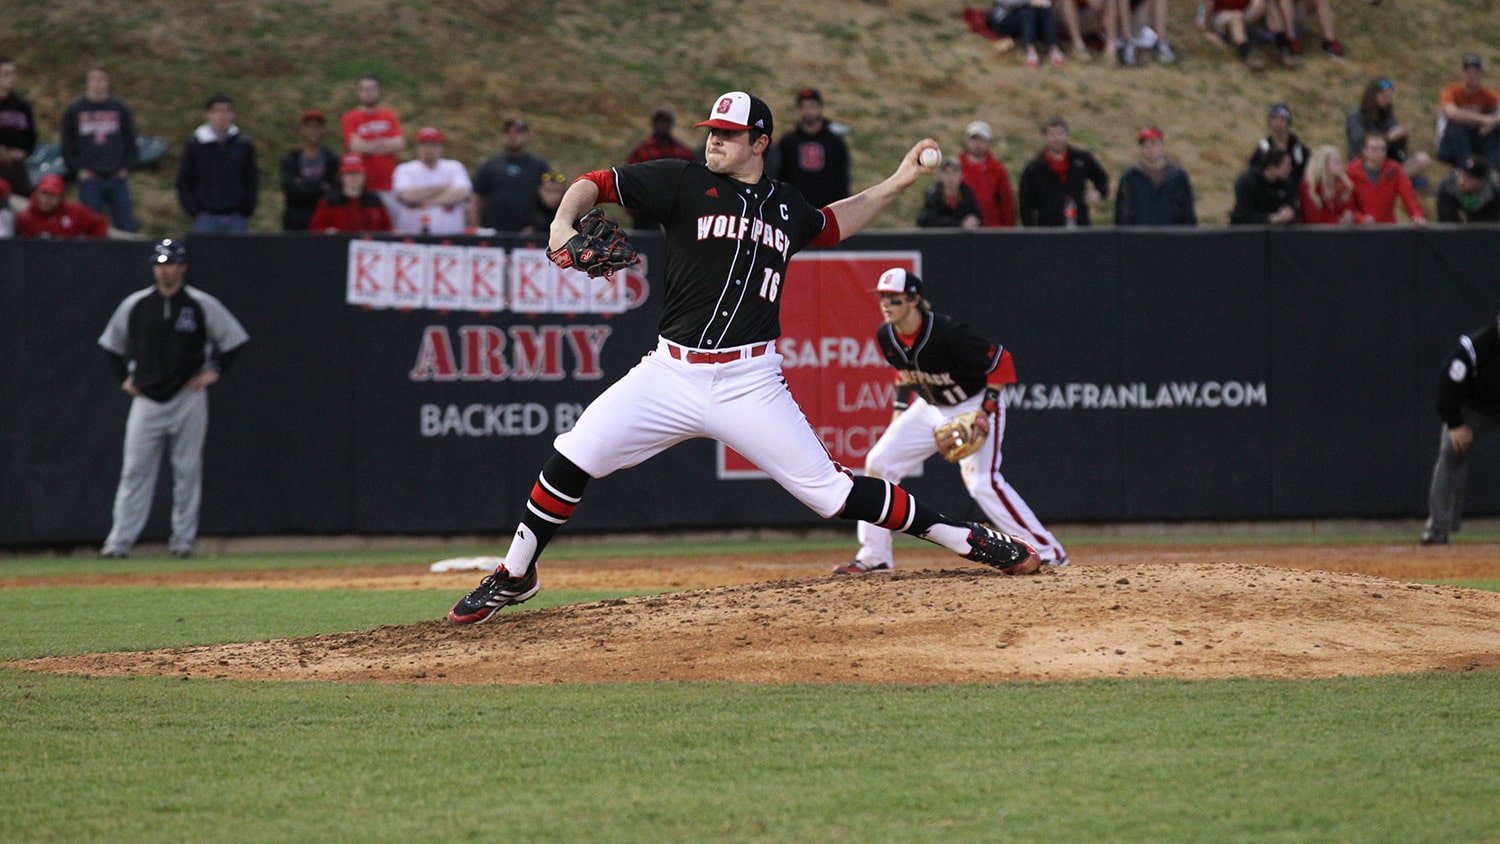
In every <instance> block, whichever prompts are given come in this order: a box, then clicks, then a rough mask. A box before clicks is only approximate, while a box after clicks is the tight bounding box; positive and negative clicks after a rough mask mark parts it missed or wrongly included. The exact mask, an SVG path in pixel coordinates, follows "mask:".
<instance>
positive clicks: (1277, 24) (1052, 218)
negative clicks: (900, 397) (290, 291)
mask: <svg viewBox="0 0 1500 844" xmlns="http://www.w3.org/2000/svg"><path fill="white" fill-rule="evenodd" d="M1166 5H1167V4H1166V2H1165V0H1055V2H1037V0H996V2H995V3H994V5H993V7H992V8H991V9H990V10H989V11H988V12H986V11H985V10H982V9H979V10H976V9H968V10H967V14H966V17H967V18H968V20H969V23H970V25H971V27H973V28H974V29H975V30H976V31H980V32H981V33H982V34H985V35H986V37H991V38H993V39H994V41H995V43H996V45H997V48H999V49H1001V50H1002V51H1003V50H1008V49H1016V48H1019V49H1020V50H1021V51H1022V52H1023V53H1024V54H1025V55H1026V56H1027V60H1026V63H1027V64H1028V65H1031V66H1039V65H1040V64H1042V63H1043V61H1044V60H1043V56H1045V57H1046V58H1045V61H1046V62H1047V63H1050V64H1053V65H1058V66H1061V65H1063V64H1064V63H1066V62H1067V61H1068V60H1069V59H1070V56H1071V59H1072V60H1082V61H1092V60H1094V59H1095V58H1096V54H1102V55H1103V56H1105V57H1106V58H1108V59H1109V60H1111V61H1114V62H1117V63H1119V64H1121V65H1124V66H1127V67H1129V66H1134V65H1136V64H1137V63H1138V62H1140V61H1141V58H1142V55H1143V53H1151V54H1153V55H1154V56H1155V59H1154V60H1155V61H1156V62H1158V63H1163V64H1170V63H1173V62H1175V61H1177V53H1176V50H1175V49H1174V48H1173V47H1172V46H1171V42H1170V41H1169V40H1168V33H1167V19H1166V14H1165V10H1166ZM1313 19H1315V20H1316V22H1317V26H1318V34H1319V36H1320V50H1321V52H1322V53H1323V54H1324V55H1326V56H1328V57H1329V58H1332V59H1341V58H1342V57H1343V55H1344V49H1343V46H1342V44H1341V43H1340V42H1339V40H1338V38H1337V37H1336V36H1335V34H1334V25H1335V24H1334V19H1333V10H1332V8H1331V5H1330V3H1329V2H1328V0H1305V2H1304V0H1207V2H1204V3H1202V4H1200V9H1199V16H1198V26H1199V28H1200V29H1201V30H1202V31H1203V34H1204V36H1205V37H1207V38H1208V39H1209V40H1211V41H1214V42H1216V43H1222V44H1225V45H1226V46H1230V47H1233V48H1234V49H1235V50H1236V52H1237V54H1238V56H1239V58H1240V59H1242V60H1244V61H1246V63H1248V64H1250V65H1251V66H1252V67H1254V66H1256V65H1258V64H1264V62H1263V61H1260V60H1259V59H1260V57H1259V54H1258V53H1256V52H1254V51H1253V49H1250V48H1252V47H1253V46H1255V45H1256V44H1257V43H1262V44H1266V45H1274V46H1275V49H1276V53H1277V55H1278V57H1279V59H1280V60H1282V61H1283V62H1284V63H1295V62H1298V61H1301V59H1302V56H1303V52H1304V48H1303V38H1302V37H1300V34H1301V33H1304V32H1307V31H1308V28H1307V26H1304V25H1302V24H1306V23H1308V22H1310V21H1311V20H1313ZM1257 27H1258V29H1257ZM1007 41H1008V42H1009V44H1008V45H1006V42H1007ZM1064 46H1067V47H1068V48H1069V51H1070V52H1069V51H1065V50H1064V49H1063V48H1064ZM1459 71H1460V72H1459V78H1458V79H1457V80H1455V81H1454V82H1453V83H1452V84H1451V85H1449V86H1447V87H1445V88H1443V89H1442V91H1441V92H1440V93H1439V96H1438V98H1437V99H1438V101H1437V107H1438V110H1439V114H1440V127H1439V132H1438V137H1437V143H1436V149H1435V150H1434V152H1433V154H1431V155H1429V154H1428V153H1427V152H1423V151H1421V150H1417V149H1414V148H1413V147H1412V144H1411V132H1410V130H1409V128H1408V127H1407V126H1406V125H1405V124H1403V123H1402V122H1401V121H1400V120H1399V119H1398V117H1397V114H1396V91H1397V86H1396V83H1395V82H1394V81H1393V80H1392V79H1390V78H1388V77H1379V78H1375V79H1372V80H1370V81H1369V83H1368V84H1367V85H1365V86H1364V88H1363V91H1362V93H1361V94H1360V95H1359V98H1358V104H1357V105H1355V106H1354V107H1353V108H1351V109H1350V110H1349V111H1348V113H1347V115H1346V117H1345V120H1344V126H1343V128H1344V136H1345V137H1344V144H1343V149H1342V150H1340V149H1339V147H1337V146H1335V145H1334V144H1332V143H1319V144H1318V145H1317V146H1316V147H1315V148H1313V147H1309V145H1308V144H1307V143H1305V142H1304V141H1303V140H1302V139H1301V138H1299V137H1298V135H1297V133H1296V132H1295V131H1294V129H1293V123H1294V121H1293V114H1292V109H1291V107H1290V106H1289V105H1288V104H1286V103H1273V104H1271V105H1270V106H1269V108H1268V109H1267V111H1266V134H1265V136H1264V137H1263V138H1261V139H1260V140H1258V141H1256V142H1255V143H1254V144H1253V145H1247V146H1249V150H1248V152H1249V154H1248V156H1247V158H1246V167H1245V169H1244V171H1243V172H1241V173H1240V174H1239V176H1238V178H1237V179H1236V180H1235V182H1234V188H1233V197H1234V202H1233V207H1232V210H1231V211H1230V213H1229V222H1230V223H1231V224H1257V225H1296V224H1344V225H1348V224H1366V223H1396V222H1398V221H1402V220H1403V219H1404V220H1405V221H1408V222H1411V223H1414V224H1424V223H1426V222H1427V218H1426V214H1425V212H1424V210H1423V205H1422V202H1421V201H1420V199H1419V193H1420V192H1422V191H1427V190H1429V189H1430V190H1431V193H1430V194H1428V195H1429V196H1431V197H1432V198H1433V200H1434V206H1435V208H1436V213H1437V220H1438V221H1439V222H1459V223H1471V222H1497V221H1500V199H1497V194H1500V190H1497V186H1496V181H1495V176H1494V174H1495V172H1496V168H1497V167H1500V94H1497V93H1496V92H1495V91H1494V90H1492V89H1490V88H1488V87H1486V86H1485V85H1484V72H1485V62H1484V59H1483V58H1482V57H1481V56H1479V55H1477V54H1472V53H1471V54H1467V55H1464V56H1463V57H1462V59H1461V61H1460V68H1459ZM18 81H19V74H18V70H17V67H16V64H15V63H14V62H13V61H10V60H8V59H4V58H0V237H8V236H19V237H58V238H62V237H102V236H107V234H108V232H109V229H110V227H113V228H114V229H116V230H118V231H121V232H127V233H128V232H133V231H135V230H136V220H135V210H134V206H133V200H132V196H131V190H130V171H131V169H132V167H134V166H136V164H137V160H138V155H139V152H138V128H137V125H136V120H135V115H134V113H133V112H132V110H131V108H130V106H129V104H128V103H127V102H126V101H125V100H123V99H122V98H121V97H120V96H118V95H117V94H116V93H115V92H114V91H113V89H112V79H111V76H110V72H109V69H108V68H107V67H105V66H103V65H95V66H92V67H90V68H88V70H87V72H86V73H85V78H84V90H83V93H82V94H81V95H80V96H78V97H77V98H76V99H75V100H73V101H72V102H71V103H69V104H68V106H67V107H66V109H64V110H63V112H62V114H61V116H60V119H59V121H58V126H57V128H58V137H59V140H60V147H61V156H62V162H63V173H61V174H59V173H49V174H48V175H46V176H45V177H43V178H41V179H38V180H37V181H36V184H32V175H31V173H30V172H29V171H28V167H27V158H28V156H30V155H31V154H32V153H33V152H34V151H35V149H36V147H37V143H38V137H39V127H38V124H37V120H36V117H35V114H34V111H33V109H32V106H31V104H30V103H29V102H28V101H27V100H26V99H25V98H24V97H23V96H22V95H21V93H20V92H19V90H18ZM354 94H355V105H354V107H352V108H350V109H348V110H347V111H346V112H345V113H344V114H343V115H342V116H341V118H340V119H339V121H338V124H339V125H338V129H339V134H338V136H337V137H336V138H329V137H328V135H327V124H328V118H327V116H326V115H325V113H324V112H323V111H322V110H321V109H318V108H308V109H306V110H304V111H302V112H301V113H300V115H299V116H298V120H297V143H296V145H295V146H294V147H293V148H291V149H289V150H287V151H286V152H285V153H284V154H283V155H281V156H280V158H279V161H278V166H277V168H276V172H277V174H278V179H279V187H280V190H281V192H282V196H283V198H284V205H283V212H282V216H281V227H282V229H283V230H285V231H289V232H293V231H310V232H314V233H336V232H385V231H389V232H396V233H404V234H430V235H448V234H462V233H492V232H520V233H528V232H544V231H546V229H547V227H548V225H549V224H550V221H551V218H552V214H553V212H554V210H555V209H556V207H557V204H558V202H559V200H560V198H561V195H562V193H563V191H564V190H565V189H566V186H567V183H568V179H569V177H568V175H567V174H565V173H562V172H559V171H557V170H556V169H555V168H553V167H552V165H551V164H550V163H549V162H548V161H547V159H546V158H544V157H543V156H541V155H539V154H538V153H536V152H534V151H533V150H532V148H531V143H532V132H531V126H530V124H529V123H528V122H527V120H526V119H525V118H523V117H512V118H510V119H508V120H506V121H505V122H504V124H503V126H502V130H501V142H500V148H499V149H497V150H496V151H495V152H494V153H493V154H492V155H490V156H488V157H486V158H484V159H483V160H481V161H480V162H479V163H478V164H477V166H475V167H474V168H473V170H472V173H471V171H470V169H469V167H467V166H466V165H465V164H464V163H463V162H461V161H458V160H456V159H453V158H449V157H446V156H445V141H446V137H445V135H444V131H443V129H442V128H441V127H440V126H436V125H423V126H420V127H419V128H417V129H416V131H414V132H409V130H408V128H407V127H405V126H403V124H402V121H401V118H400V117H399V116H398V115H397V114H396V113H395V112H394V111H393V110H392V109H390V108H388V107H386V106H385V105H383V104H382V89H381V83H380V80H379V79H378V78H377V77H376V76H374V75H366V76H364V77H362V78H360V79H358V80H357V81H356V83H355V90H354ZM1351 101H1353V100H1352V99H1351ZM789 104H793V105H795V107H796V115H797V119H796V122H795V124H794V125H793V126H792V128H791V129H789V130H787V131H786V132H785V133H784V134H782V135H781V137H780V138H779V140H778V142H777V143H775V144H774V145H773V146H772V147H771V148H770V149H769V150H768V153H767V172H768V173H769V174H770V175H772V176H773V177H774V178H777V179H780V180H782V181H785V182H788V183H790V184H792V185H793V186H795V187H797V188H798V189H799V190H800V191H801V192H802V193H803V195H804V196H806V197H807V198H808V200H809V201H810V202H812V203H813V204H814V205H816V206H821V205H826V204H829V203H832V202H835V201H837V200H839V199H842V198H844V197H847V196H849V195H850V193H851V186H850V181H851V179H850V173H851V155H850V147H849V143H848V141H847V140H846V138H847V136H848V135H849V133H850V129H849V127H847V126H844V125H841V124H838V123H836V122H833V121H832V120H830V119H829V118H828V116H827V114H826V113H825V101H824V97H823V94H822V92H821V91H820V90H819V89H817V88H813V87H806V88H802V89H800V90H798V91H796V92H795V95H794V96H793V97H791V98H789ZM649 126H650V131H649V134H647V135H646V137H645V138H644V139H643V140H641V141H640V142H639V143H638V144H636V145H635V146H634V147H633V148H631V149H629V151H628V153H627V154H626V155H625V156H624V157H623V158H622V161H623V162H624V163H634V162H640V161H650V160H655V159H663V158H677V159H692V158H695V157H696V158H699V159H700V160H701V158H702V154H703V150H702V148H701V145H699V146H698V147H697V148H696V149H695V148H694V147H693V146H691V145H689V144H688V143H684V142H683V141H682V140H681V139H679V138H678V137H677V135H676V134H675V129H676V117H675V113H674V111H673V110H672V108H671V107H670V106H666V105H662V106H659V107H657V108H655V109H654V110H653V111H652V112H651V114H650V116H649ZM1040 128H1041V138H1040V148H1039V149H1038V150H1037V151H1036V153H1035V154H1034V155H1033V156H1032V157H1031V158H1030V160H1028V161H1027V162H1026V163H1025V165H1024V167H1023V168H1022V169H1021V171H1020V174H1019V177H1018V178H1017V179H1015V180H1014V181H1013V180H1012V178H1011V173H1010V170H1009V169H1008V168H1007V166H1006V164H1005V163H1004V162H1003V161H1001V160H1000V158H999V157H997V156H996V154H995V152H994V149H993V147H994V143H995V134H994V131H993V130H992V128H991V126H990V124H989V123H987V122H985V121H984V120H974V121H972V122H971V123H969V125H968V127H967V129H966V131H965V137H964V138H963V143H962V151H961V152H960V153H959V154H958V155H957V156H951V157H948V158H945V159H943V161H942V164H941V166H940V168H939V170H938V173H937V175H936V176H935V178H934V180H933V183H932V185H931V187H930V188H929V189H928V190H927V191H926V193H925V195H924V197H923V202H922V206H921V208H920V210H919V211H918V212H917V214H916V218H915V223H916V224H917V225H918V226H922V227H929V228H973V229H977V228H1005V227H1014V226H1055V227H1087V226H1091V225H1095V224H1096V223H1097V222H1099V221H1100V214H1101V213H1104V214H1106V216H1105V218H1104V220H1105V221H1112V222H1113V223H1114V225H1117V226H1196V225H1198V220H1199V215H1198V212H1197V208H1196V199H1195V194H1194V187H1193V181H1192V178H1191V175H1190V174H1189V173H1188V172H1187V170H1186V169H1185V168H1184V167H1183V166H1181V164H1179V163H1178V162H1176V161H1174V160H1173V159H1172V158H1171V156H1170V155H1169V154H1168V149H1169V140H1170V139H1169V138H1168V137H1167V134H1166V132H1164V131H1163V129H1162V128H1160V126H1159V125H1145V126H1140V127H1137V128H1136V129H1134V130H1133V131H1134V132H1135V141H1136V157H1135V160H1134V161H1133V162H1132V163H1131V164H1129V165H1128V166H1127V167H1125V168H1124V169H1123V170H1122V171H1121V172H1120V173H1119V174H1118V175H1117V177H1116V178H1115V179H1113V180H1112V179H1111V176H1110V173H1109V172H1107V171H1106V169H1105V168H1104V166H1103V165H1102V164H1101V163H1100V161H1099V159H1098V158H1097V157H1096V156H1095V155H1094V154H1093V153H1092V152H1091V151H1090V150H1088V149H1084V148H1082V147H1080V146H1078V145H1076V144H1075V143H1074V142H1073V141H1072V138H1071V135H1070V133H1069V126H1068V122H1067V120H1065V119H1064V118H1063V117H1061V116H1053V117H1049V118H1047V119H1046V120H1045V121H1043V123H1042V125H1041V127H1040ZM1319 140H1320V141H1321V140H1322V139H1321V138H1320V139H1319ZM409 150H411V151H413V152H409ZM1437 164H1442V165H1446V166H1447V167H1448V168H1449V169H1448V170H1447V172H1446V174H1445V175H1444V176H1443V177H1442V178H1441V180H1440V181H1438V182H1437V183H1436V184H1433V183H1431V182H1429V174H1431V173H1432V172H1433V169H1434V165H1437ZM260 177H261V172H260V166H259V163H258V162H257V157H256V147H255V145H254V144H253V143H252V142H251V139H250V137H249V136H248V135H247V134H246V133H245V132H244V131H242V129H241V128H240V127H239V126H238V125H237V123H236V122H235V110H234V102H233V100H232V99H231V98H230V97H229V96H228V95H226V94H223V93H214V94H212V95H211V96H209V97H208V98H207V100H206V102H205V103H204V113H203V122H202V124H201V125H199V126H198V127H197V128H196V129H195V130H194V131H193V132H192V133H191V135H189V136H188V137H187V138H186V139H184V141H183V143H182V146H181V155H180V157H179V164H178V170H177V174H176V179H175V188H176V196H177V202H178V204H179V206H180V208H181V211H182V214H183V218H184V219H185V221H186V227H187V228H188V229H189V230H190V231H193V232H227V233H237V232H245V231H248V230H249V228H250V220H251V218H252V217H253V215H254V214H255V210H256V207H257V205H258V202H259V199H260V196H261V190H262V185H261V178H260ZM1112 181H1113V183H1112ZM70 185H71V186H72V187H73V189H74V190H76V193H77V198H76V199H70V198H69V197H68V195H67V194H68V191H69V187H70ZM1111 200H1112V202H1113V217H1112V220H1111V219H1110V218H1109V217H1108V216H1107V214H1108V211H1109V209H1108V208H1101V206H1103V205H1104V203H1106V202H1110V201H1111ZM626 210H627V211H628V212H629V213H630V215H631V219H632V222H633V224H634V225H635V227H637V228H652V227H655V226H656V221H655V220H653V219H650V218H649V217H648V216H646V215H644V214H642V213H640V212H638V211H637V210H635V209H626Z"/></svg>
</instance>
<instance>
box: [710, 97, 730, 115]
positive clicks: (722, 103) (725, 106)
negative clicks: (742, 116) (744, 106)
mask: <svg viewBox="0 0 1500 844" xmlns="http://www.w3.org/2000/svg"><path fill="white" fill-rule="evenodd" d="M733 105H734V97H724V98H722V99H720V100H719V107H718V108H716V109H714V111H716V112H718V113H719V114H728V113H729V109H730V108H731V107H732V106H733Z"/></svg>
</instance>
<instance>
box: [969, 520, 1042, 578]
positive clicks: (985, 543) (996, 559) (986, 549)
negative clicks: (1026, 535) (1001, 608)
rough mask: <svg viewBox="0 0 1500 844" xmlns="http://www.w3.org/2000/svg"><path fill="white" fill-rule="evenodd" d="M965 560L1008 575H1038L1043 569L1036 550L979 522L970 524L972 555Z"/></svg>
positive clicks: (970, 549) (970, 553)
mask: <svg viewBox="0 0 1500 844" xmlns="http://www.w3.org/2000/svg"><path fill="white" fill-rule="evenodd" d="M964 559H965V560H972V561H973V562H976V563H983V564H984V565H987V566H989V567H990V568H995V569H999V570H1000V571H1003V572H1005V573H1006V574H1036V573H1037V572H1039V571H1041V569H1042V558H1041V557H1039V556H1037V553H1036V549H1035V548H1032V547H1031V546H1030V545H1028V544H1026V543H1025V542H1023V541H1021V540H1020V539H1017V538H1016V537H1014V536H1010V535H1008V534H1004V533H1000V532H999V531H995V530H991V529H989V528H988V527H985V526H984V525H982V524H979V523H978V522H970V523H969V553H967V554H965V555H964Z"/></svg>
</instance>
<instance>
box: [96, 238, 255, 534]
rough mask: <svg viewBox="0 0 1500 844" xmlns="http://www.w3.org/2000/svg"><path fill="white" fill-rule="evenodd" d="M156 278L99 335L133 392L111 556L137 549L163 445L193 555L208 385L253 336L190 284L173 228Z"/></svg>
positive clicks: (181, 529) (175, 508)
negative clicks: (169, 459)
mask: <svg viewBox="0 0 1500 844" xmlns="http://www.w3.org/2000/svg"><path fill="white" fill-rule="evenodd" d="M151 268H152V271H153V272H154V273H155V275H156V285H155V286H153V287H148V288H146V289H145V290H140V291H137V292H135V293H132V294H130V295H129V296H127V297H125V301H123V302H121V303H120V306H119V307H118V308H116V309H115V313H114V316H112V317H110V320H109V325H107V326H105V328H104V333H103V334H102V335H100V337H99V345H100V346H102V347H104V351H105V352H106V353H107V354H108V355H109V358H110V361H111V362H112V363H113V364H114V365H115V370H116V375H117V376H118V377H119V378H120V388H121V389H122V390H124V391H125V392H127V393H129V394H130V395H131V396H133V397H134V398H133V399H132V401H131V403H130V416H129V417H128V418H127V419H126V422H125V465H124V467H123V468H121V470H120V486H119V489H118V490H116V492H115V512H114V527H113V529H111V530H110V532H109V538H108V539H105V540H104V548H103V549H102V550H101V551H100V552H99V553H100V555H101V556H104V557H114V558H123V557H128V556H130V549H131V547H132V546H134V545H135V541H136V539H138V538H139V537H140V535H141V530H142V529H143V528H144V527H145V525H146V517H147V516H148V515H150V513H151V499H152V497H153V496H154V495H155V493H156V474H157V470H158V468H159V467H160V465H161V455H162V451H163V450H167V451H168V454H169V455H170V458H171V461H172V538H171V540H170V542H169V547H170V548H171V550H172V554H173V555H174V556H177V557H190V556H192V554H193V543H194V542H195V541H196V540H197V538H198V505H199V504H200V503H201V501H202V497H203V440H204V437H205V436H206V435H207V433H208V391H207V389H206V388H207V387H208V386H209V385H210V384H212V383H214V382H215V381H218V380H219V376H220V375H222V374H223V373H225V372H227V371H228V369H229V366H230V365H231V364H232V363H233V362H234V358H235V355H236V354H238V353H239V349H240V346H242V345H244V343H245V341H246V340H249V339H250V336H249V335H248V334H246V333H245V329H244V328H243V327H242V326H241V325H240V323H239V321H238V320H236V319H235V318H234V315H233V314H231V313H230V312H229V310H228V309H227V308H225V307H224V305H223V304H222V303H220V302H219V300H218V299H215V298H214V297H212V296H210V295H208V294H207V293H204V292H203V291H201V290H198V289H196V288H194V287H189V286H187V285H186V284H185V283H184V280H185V278H186V276H187V247H186V245H184V244H183V242H182V241H181V240H175V239H172V238H167V239H166V240H163V241H161V242H160V243H158V244H157V245H156V251H155V254H154V255H153V256H152V264H151Z"/></svg>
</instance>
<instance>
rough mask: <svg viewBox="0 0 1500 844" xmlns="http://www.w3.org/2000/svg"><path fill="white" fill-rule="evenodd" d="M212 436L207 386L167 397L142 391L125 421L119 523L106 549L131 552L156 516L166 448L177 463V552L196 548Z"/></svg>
mask: <svg viewBox="0 0 1500 844" xmlns="http://www.w3.org/2000/svg"><path fill="white" fill-rule="evenodd" d="M207 435H208V391H207V390H189V389H183V390H180V391H178V393H177V395H175V396H173V397H172V398H170V399H168V400H167V401H165V402H160V403H158V402H154V401H152V400H151V399H148V398H145V397H144V396H137V397H136V398H134V399H132V400H131V402H130V416H129V417H127V418H126V420H125V460H124V465H123V466H122V467H121V469H120V486H119V488H118V489H117V490H116V491H115V509H114V527H113V528H112V529H111V530H110V532H109V538H108V539H106V540H104V550H105V551H106V552H108V551H129V550H130V548H131V547H132V546H134V545H135V542H136V540H137V539H139V538H140V536H141V531H142V530H143V529H144V528H145V526H146V518H147V517H148V516H150V515H151V499H152V497H153V496H154V495H155V494H156V475H157V472H158V471H159V470H160V468H161V457H162V452H164V451H165V452H168V455H169V457H170V458H171V462H172V538H171V541H170V545H171V548H172V550H173V551H191V550H192V549H193V542H194V541H195V540H196V539H197V537H198V508H199V505H200V504H201V503H202V500H203V442H204V440H205V438H206V437H207Z"/></svg>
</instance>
